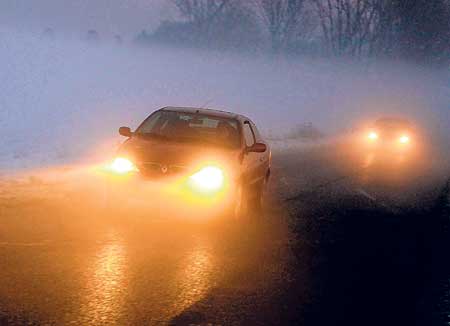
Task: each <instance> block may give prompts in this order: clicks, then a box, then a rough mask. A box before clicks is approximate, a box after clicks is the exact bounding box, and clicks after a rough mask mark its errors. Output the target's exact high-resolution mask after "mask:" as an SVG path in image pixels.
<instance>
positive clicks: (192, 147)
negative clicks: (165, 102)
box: [110, 107, 271, 217]
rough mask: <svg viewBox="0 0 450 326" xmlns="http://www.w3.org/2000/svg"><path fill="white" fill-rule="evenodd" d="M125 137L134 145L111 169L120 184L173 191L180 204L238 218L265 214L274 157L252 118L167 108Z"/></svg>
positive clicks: (122, 131)
mask: <svg viewBox="0 0 450 326" xmlns="http://www.w3.org/2000/svg"><path fill="white" fill-rule="evenodd" d="M119 132H120V134H121V135H122V136H125V137H128V139H127V140H126V141H125V142H124V143H123V144H122V145H121V147H120V149H119V151H118V155H117V157H116V158H115V159H114V161H113V162H112V164H111V165H110V171H111V172H112V173H113V174H114V175H115V179H120V180H127V181H129V180H133V182H138V183H140V184H154V185H155V184H156V185H157V188H158V189H161V190H162V189H163V188H164V189H168V188H170V189H171V191H170V195H171V196H172V199H173V198H175V200H176V201H177V204H180V203H182V205H189V206H191V207H192V206H194V207H195V208H198V209H200V208H201V207H202V206H205V205H209V206H217V207H220V208H221V211H223V210H226V211H227V213H229V214H231V215H234V216H236V217H239V216H242V215H244V214H245V215H247V214H248V213H249V210H257V209H259V208H260V206H261V201H262V198H263V194H264V189H265V187H266V184H267V181H268V179H269V176H270V167H271V152H270V149H269V147H268V145H267V144H266V143H265V142H264V140H263V139H262V137H261V135H260V133H259V131H258V129H257V128H256V126H255V124H254V123H253V122H252V121H251V120H250V119H249V118H247V117H245V116H242V115H239V114H234V113H229V112H224V111H218V110H210V109H198V108H186V107H166V108H163V109H160V110H157V111H155V112H154V113H152V114H151V115H150V116H149V117H148V118H147V119H145V120H144V122H142V123H141V125H140V126H139V127H138V128H137V129H136V130H135V131H134V132H132V131H131V130H130V128H128V127H121V128H120V129H119ZM133 189H134V192H136V191H135V189H136V187H134V186H133ZM141 195H142V194H141ZM146 200H148V201H152V200H155V199H154V198H150V197H149V198H147V199H146ZM205 203H206V204H205Z"/></svg>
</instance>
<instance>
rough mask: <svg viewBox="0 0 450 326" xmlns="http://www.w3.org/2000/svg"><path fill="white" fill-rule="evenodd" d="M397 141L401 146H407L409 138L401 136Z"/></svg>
mask: <svg viewBox="0 0 450 326" xmlns="http://www.w3.org/2000/svg"><path fill="white" fill-rule="evenodd" d="M398 141H399V142H400V143H401V144H408V143H409V141H410V139H409V136H407V135H403V136H401V137H400V138H399V139H398Z"/></svg>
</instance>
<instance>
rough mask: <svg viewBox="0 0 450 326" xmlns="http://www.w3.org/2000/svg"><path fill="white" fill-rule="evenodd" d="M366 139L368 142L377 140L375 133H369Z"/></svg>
mask: <svg viewBox="0 0 450 326" xmlns="http://www.w3.org/2000/svg"><path fill="white" fill-rule="evenodd" d="M367 138H369V139H370V140H373V141H375V140H377V139H378V134H377V133H376V132H374V131H372V132H370V133H369V134H368V135H367Z"/></svg>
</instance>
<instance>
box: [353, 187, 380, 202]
mask: <svg viewBox="0 0 450 326" xmlns="http://www.w3.org/2000/svg"><path fill="white" fill-rule="evenodd" d="M356 192H357V193H359V194H361V195H363V196H364V197H366V198H368V199H370V200H371V201H377V199H376V198H375V197H374V196H372V195H370V194H369V193H368V192H367V191H365V190H364V189H362V188H358V189H356Z"/></svg>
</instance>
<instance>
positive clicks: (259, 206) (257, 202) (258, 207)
mask: <svg viewBox="0 0 450 326" xmlns="http://www.w3.org/2000/svg"><path fill="white" fill-rule="evenodd" d="M266 185H267V178H264V180H263V181H261V182H260V184H258V185H257V186H256V188H255V190H254V193H253V197H252V200H251V213H252V215H256V216H260V215H261V214H262V212H263V202H264V194H265V192H266Z"/></svg>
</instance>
